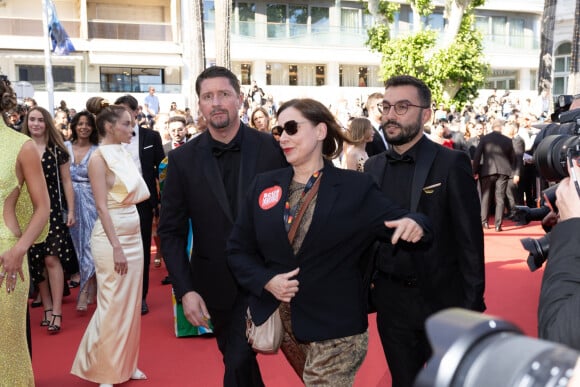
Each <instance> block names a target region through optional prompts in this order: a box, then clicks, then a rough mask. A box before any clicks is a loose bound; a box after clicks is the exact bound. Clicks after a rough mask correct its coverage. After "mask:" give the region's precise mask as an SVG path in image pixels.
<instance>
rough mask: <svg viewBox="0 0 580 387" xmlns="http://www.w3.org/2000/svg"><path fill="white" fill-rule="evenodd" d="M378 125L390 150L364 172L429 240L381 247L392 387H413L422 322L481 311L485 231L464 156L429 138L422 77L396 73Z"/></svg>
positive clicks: (383, 325)
mask: <svg viewBox="0 0 580 387" xmlns="http://www.w3.org/2000/svg"><path fill="white" fill-rule="evenodd" d="M385 86H386V88H385V94H384V98H383V101H382V105H383V106H382V110H383V115H382V122H383V123H382V128H383V131H384V133H385V137H386V139H387V142H388V143H389V150H388V151H387V152H385V153H383V154H380V155H377V156H374V157H371V158H370V159H369V160H368V161H367V163H366V165H365V171H366V172H367V173H370V174H371V175H372V176H373V177H374V179H375V181H376V182H377V183H378V184H379V185H380V187H381V189H382V191H383V192H384V193H385V194H386V195H387V196H388V197H390V198H391V199H393V200H394V201H395V202H396V203H397V204H399V205H400V206H402V207H403V208H406V209H409V210H411V211H414V212H415V211H416V212H419V213H422V214H425V215H427V216H428V218H429V220H430V221H431V223H432V230H433V236H434V237H433V238H434V239H433V243H431V244H429V245H427V246H421V245H410V244H405V243H402V244H401V243H398V244H397V245H396V246H393V245H391V244H388V243H381V244H379V247H378V251H377V256H376V269H377V274H376V277H375V279H374V281H373V282H374V290H373V295H372V299H373V302H374V306H375V308H376V310H377V326H378V330H379V335H380V337H381V342H382V345H383V350H384V352H385V356H386V358H387V362H388V365H389V369H390V371H391V375H392V380H393V386H395V387H405V386H412V385H413V381H414V379H415V377H416V375H417V374H418V373H419V371H420V370H421V369H422V367H423V366H424V364H425V362H426V361H427V359H428V358H429V356H430V354H431V349H430V345H429V342H428V340H427V337H426V333H425V321H426V320H427V318H428V317H429V316H430V315H432V314H433V313H435V312H437V311H439V310H442V309H445V308H448V307H462V308H466V309H471V310H476V311H483V310H484V309H485V304H484V301H483V293H484V288H485V275H484V271H485V270H484V256H483V231H482V229H481V224H480V221H479V197H478V195H477V190H476V186H475V180H474V179H473V176H472V173H471V166H470V164H469V158H468V157H467V154H466V153H464V152H459V151H456V150H451V149H448V148H445V147H443V146H441V145H439V144H436V143H434V142H432V141H430V140H429V139H428V138H427V137H426V136H425V135H424V133H423V126H424V125H425V123H427V122H429V120H430V119H431V114H432V110H431V91H430V90H429V88H428V87H427V86H426V85H425V83H424V82H422V81H421V80H419V79H417V78H414V77H411V76H406V75H404V76H395V77H392V78H390V79H389V80H388V81H387V82H386V84H385Z"/></svg>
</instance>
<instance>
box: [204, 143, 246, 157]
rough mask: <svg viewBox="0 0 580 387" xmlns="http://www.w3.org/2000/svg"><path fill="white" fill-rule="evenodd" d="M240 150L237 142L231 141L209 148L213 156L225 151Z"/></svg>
mask: <svg viewBox="0 0 580 387" xmlns="http://www.w3.org/2000/svg"><path fill="white" fill-rule="evenodd" d="M239 151H240V146H239V145H238V143H235V142H234V143H231V144H228V145H223V146H220V145H214V146H213V147H212V148H211V153H212V154H213V155H214V156H215V157H220V156H221V155H223V154H224V153H226V152H239Z"/></svg>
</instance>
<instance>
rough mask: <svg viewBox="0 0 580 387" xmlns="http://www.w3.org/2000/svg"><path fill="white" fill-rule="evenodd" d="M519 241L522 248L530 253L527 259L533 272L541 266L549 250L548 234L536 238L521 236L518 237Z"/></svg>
mask: <svg viewBox="0 0 580 387" xmlns="http://www.w3.org/2000/svg"><path fill="white" fill-rule="evenodd" d="M520 242H521V244H522V246H523V247H524V249H526V250H527V251H528V252H529V253H530V255H529V256H528V261H527V262H528V267H529V269H530V271H532V272H533V271H536V270H538V269H539V268H540V267H542V265H543V264H544V262H546V259H548V253H549V252H550V234H546V235H544V236H543V237H541V238H538V239H533V238H523V239H520Z"/></svg>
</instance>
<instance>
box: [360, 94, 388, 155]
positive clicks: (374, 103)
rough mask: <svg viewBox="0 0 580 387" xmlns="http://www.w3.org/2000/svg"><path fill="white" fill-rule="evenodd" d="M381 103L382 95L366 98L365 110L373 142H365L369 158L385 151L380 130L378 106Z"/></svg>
mask: <svg viewBox="0 0 580 387" xmlns="http://www.w3.org/2000/svg"><path fill="white" fill-rule="evenodd" d="M382 103H383V95H382V94H381V93H373V94H371V95H369V96H368V98H367V102H366V110H367V115H368V119H369V121H370V122H371V124H372V125H373V130H374V134H373V141H371V142H367V144H366V145H365V150H366V152H367V155H368V156H369V157H371V156H374V155H378V154H379V153H381V152H384V151H385V150H387V142H386V140H385V136H384V134H383V130H382V129H381V109H380V104H382Z"/></svg>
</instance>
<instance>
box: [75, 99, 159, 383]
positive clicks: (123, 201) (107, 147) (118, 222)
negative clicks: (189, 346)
mask: <svg viewBox="0 0 580 387" xmlns="http://www.w3.org/2000/svg"><path fill="white" fill-rule="evenodd" d="M87 110H89V111H91V112H93V113H95V114H97V129H98V131H99V135H100V136H101V144H100V146H99V148H98V149H97V150H96V151H95V152H94V153H93V155H92V156H91V159H90V161H89V180H90V182H91V187H92V189H93V193H94V196H95V204H96V206H97V213H98V219H97V221H96V223H95V227H94V229H93V232H92V235H91V248H92V253H93V258H94V260H95V268H96V276H97V284H98V289H97V309H96V310H95V314H94V315H93V317H92V319H91V321H90V323H89V326H88V327H87V330H86V331H85V334H84V336H83V339H82V341H81V343H80V345H79V349H78V352H77V355H76V357H75V360H74V363H73V366H72V370H71V373H72V374H74V375H77V376H79V377H80V378H83V379H85V380H89V381H92V382H96V383H100V385H101V386H102V387H105V386H111V385H113V384H117V383H123V382H126V381H127V380H129V379H146V376H145V374H143V372H141V371H140V370H139V369H138V368H137V362H138V357H139V340H140V335H141V288H142V285H143V281H142V278H143V275H142V274H143V247H142V246H143V245H142V243H141V232H140V228H139V215H138V213H137V209H136V207H135V204H136V203H139V202H141V201H143V200H145V199H147V198H148V197H149V190H148V189H147V186H146V185H145V182H144V181H143V178H142V177H141V174H140V173H139V171H138V170H137V167H136V165H135V163H134V162H133V160H132V158H131V155H130V154H129V153H128V152H127V151H126V150H125V148H124V147H123V145H122V143H128V142H130V140H131V136H132V131H133V124H132V120H131V115H130V114H129V112H128V111H127V110H126V109H125V108H124V107H122V106H116V105H111V106H109V105H108V103H107V102H106V101H105V100H103V99H102V98H100V97H93V98H91V99H89V100H88V101H87Z"/></svg>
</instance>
